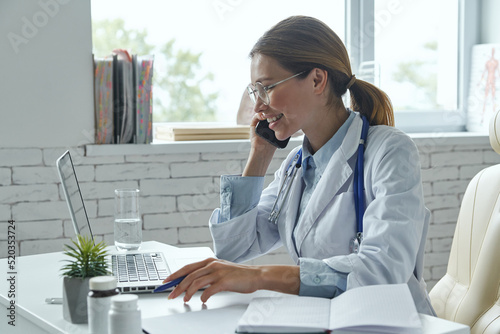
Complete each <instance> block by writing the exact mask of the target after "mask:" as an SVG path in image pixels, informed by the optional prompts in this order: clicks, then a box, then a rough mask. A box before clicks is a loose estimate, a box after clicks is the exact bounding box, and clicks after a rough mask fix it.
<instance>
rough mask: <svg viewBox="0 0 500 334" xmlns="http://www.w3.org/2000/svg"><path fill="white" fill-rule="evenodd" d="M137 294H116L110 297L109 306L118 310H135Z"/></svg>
mask: <svg viewBox="0 0 500 334" xmlns="http://www.w3.org/2000/svg"><path fill="white" fill-rule="evenodd" d="M138 299H139V297H137V295H133V294H130V295H116V296H113V297H111V308H113V309H114V310H120V311H134V310H137V300H138Z"/></svg>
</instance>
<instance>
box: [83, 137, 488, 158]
mask: <svg viewBox="0 0 500 334" xmlns="http://www.w3.org/2000/svg"><path fill="white" fill-rule="evenodd" d="M409 135H410V137H411V138H412V139H413V141H414V142H415V143H416V144H417V146H426V147H428V146H431V145H432V146H445V145H466V146H471V145H489V138H488V135H487V134H485V133H477V132H445V133H438V132H436V133H412V134H409ZM301 143H302V137H296V138H292V139H291V140H290V144H289V146H288V149H291V148H293V147H296V146H298V145H300V144H301ZM249 149H250V141H248V140H243V139H242V140H203V141H179V142H166V141H154V142H153V144H144V145H136V144H123V145H86V146H85V152H86V153H85V155H86V156H113V155H155V154H183V153H188V154H189V153H200V152H203V153H224V152H235V151H242V150H249ZM285 150H286V149H285Z"/></svg>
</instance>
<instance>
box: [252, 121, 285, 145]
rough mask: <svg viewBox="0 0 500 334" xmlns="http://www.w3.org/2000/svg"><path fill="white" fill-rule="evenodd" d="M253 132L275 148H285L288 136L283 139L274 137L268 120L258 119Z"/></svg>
mask: <svg viewBox="0 0 500 334" xmlns="http://www.w3.org/2000/svg"><path fill="white" fill-rule="evenodd" d="M255 133H256V134H258V135H259V136H260V137H262V138H264V139H265V140H267V141H268V142H269V143H271V144H273V145H274V146H276V147H277V148H285V147H286V145H287V144H288V141H289V140H290V137H288V138H287V139H285V140H278V139H276V135H275V134H274V131H273V130H271V129H269V122H268V121H267V120H263V121H259V123H257V126H256V127H255Z"/></svg>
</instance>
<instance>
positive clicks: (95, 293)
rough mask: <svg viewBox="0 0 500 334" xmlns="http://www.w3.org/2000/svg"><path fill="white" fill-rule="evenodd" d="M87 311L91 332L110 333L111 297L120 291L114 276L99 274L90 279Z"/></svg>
mask: <svg viewBox="0 0 500 334" xmlns="http://www.w3.org/2000/svg"><path fill="white" fill-rule="evenodd" d="M89 290H90V291H89V294H88V296H87V313H88V319H89V333H90V334H108V313H109V309H110V307H111V297H113V296H116V295H118V294H119V293H120V290H118V289H117V288H116V278H115V277H113V276H97V277H92V278H91V279H90V280H89Z"/></svg>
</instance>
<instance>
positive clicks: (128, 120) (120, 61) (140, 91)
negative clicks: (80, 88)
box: [94, 50, 154, 144]
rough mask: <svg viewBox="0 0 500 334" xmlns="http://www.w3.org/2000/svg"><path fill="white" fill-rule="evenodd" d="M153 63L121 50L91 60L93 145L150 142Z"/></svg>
mask: <svg viewBox="0 0 500 334" xmlns="http://www.w3.org/2000/svg"><path fill="white" fill-rule="evenodd" d="M153 61H154V56H152V55H148V56H137V55H132V56H130V55H129V53H128V52H127V51H125V50H115V51H113V55H112V56H109V57H105V58H94V109H95V129H96V136H95V142H96V144H128V143H135V144H149V143H151V142H152V140H153V99H152V87H153V86H152V80H153Z"/></svg>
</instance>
